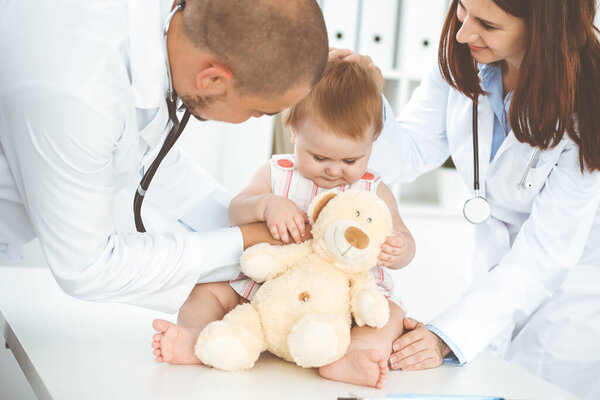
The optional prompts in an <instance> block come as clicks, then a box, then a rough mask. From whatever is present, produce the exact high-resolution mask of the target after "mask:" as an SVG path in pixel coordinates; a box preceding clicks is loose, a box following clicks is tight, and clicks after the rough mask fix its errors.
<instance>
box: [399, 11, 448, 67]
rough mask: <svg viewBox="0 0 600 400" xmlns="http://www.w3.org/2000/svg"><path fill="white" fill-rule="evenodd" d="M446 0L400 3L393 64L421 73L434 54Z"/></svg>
mask: <svg viewBox="0 0 600 400" xmlns="http://www.w3.org/2000/svg"><path fill="white" fill-rule="evenodd" d="M447 11H448V0H427V1H418V0H404V1H402V5H401V7H400V18H399V24H400V27H399V29H398V49H397V52H396V54H397V57H396V67H397V68H398V69H400V70H402V71H403V72H405V73H407V74H409V75H411V76H418V77H420V76H421V75H422V73H423V72H424V70H427V68H424V67H425V66H428V65H431V64H432V63H434V62H435V60H436V58H437V50H438V44H439V41H440V34H441V32H442V26H443V23H444V19H445V17H446V13H447Z"/></svg>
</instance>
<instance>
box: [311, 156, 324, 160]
mask: <svg viewBox="0 0 600 400" xmlns="http://www.w3.org/2000/svg"><path fill="white" fill-rule="evenodd" d="M313 157H314V159H315V161H323V160H324V158H323V157H319V156H313Z"/></svg>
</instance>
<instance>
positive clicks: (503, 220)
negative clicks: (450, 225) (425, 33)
mask: <svg viewBox="0 0 600 400" xmlns="http://www.w3.org/2000/svg"><path fill="white" fill-rule="evenodd" d="M594 15H595V4H594V0H570V1H562V0H547V1H543V2H541V1H536V0H528V1H523V0H454V1H452V4H451V6H450V9H449V12H448V15H447V18H446V22H445V24H444V28H443V33H442V38H441V41H440V51H439V66H438V67H436V68H434V69H433V70H432V71H431V72H430V73H429V74H428V75H427V77H426V78H425V79H424V80H423V82H422V84H421V86H420V88H419V89H418V90H417V91H416V93H415V94H414V95H413V98H412V99H411V101H410V102H409V104H408V105H407V106H406V107H405V108H404V109H403V110H402V114H401V116H400V118H399V119H398V120H396V119H395V118H393V117H392V115H391V110H390V107H389V105H387V106H386V115H385V116H384V117H385V118H386V126H385V128H384V132H383V133H382V135H381V137H380V139H379V140H378V142H377V143H376V145H375V149H374V152H373V156H372V158H371V159H372V163H371V167H373V168H375V169H377V170H378V171H379V172H381V173H382V174H383V176H384V178H385V179H386V180H388V181H396V182H406V181H410V180H412V179H414V178H415V177H417V176H418V175H420V174H421V173H423V172H425V171H428V170H431V169H434V168H436V167H438V166H440V165H441V164H442V163H443V162H444V161H445V160H446V159H447V158H448V156H451V157H452V159H453V160H454V163H455V165H456V168H457V171H458V173H459V174H460V175H461V177H462V179H463V180H464V182H465V184H466V185H467V186H468V187H469V188H470V189H471V190H474V184H475V182H474V180H475V179H474V169H475V168H474V161H475V160H476V159H477V158H478V168H479V177H478V181H479V185H480V190H479V193H478V194H479V196H481V197H484V198H485V199H486V200H487V202H488V203H489V206H490V211H491V215H490V216H489V218H487V220H485V221H484V222H482V223H480V224H478V225H476V239H475V240H476V243H475V249H476V250H475V253H476V254H475V257H474V264H473V268H472V269H473V273H474V276H473V283H472V285H471V287H470V288H469V289H467V291H466V292H465V293H464V294H463V296H462V297H461V298H460V300H459V301H458V302H457V303H455V304H454V305H452V306H451V307H449V308H448V309H446V310H445V311H444V312H443V313H442V314H441V315H439V316H438V317H437V318H435V319H434V320H432V321H430V323H429V324H428V325H427V326H425V325H424V324H422V323H421V322H417V321H414V320H411V319H407V320H406V321H405V328H406V329H407V331H406V333H405V334H404V335H403V336H401V337H400V338H399V339H398V340H397V341H396V342H395V343H394V350H395V352H394V353H393V354H392V356H391V358H390V365H391V366H392V368H395V369H398V368H400V369H402V370H416V369H424V368H432V367H436V366H438V365H440V364H441V363H442V362H443V361H448V362H455V363H458V364H463V363H465V362H468V361H470V360H472V359H473V358H474V357H475V356H476V355H477V354H478V353H479V352H481V351H482V350H484V349H485V348H486V347H488V346H491V348H492V349H493V350H494V351H495V352H496V353H497V354H499V355H501V356H504V357H505V358H506V359H507V360H509V361H513V362H516V363H518V364H519V365H521V366H523V367H525V368H527V369H528V370H530V371H532V372H533V373H535V374H538V375H540V376H541V377H543V378H545V379H547V380H549V381H551V382H553V383H555V384H557V385H559V386H562V387H564V388H566V389H567V390H570V391H572V392H574V393H576V394H578V395H580V396H585V397H587V398H598V397H595V396H600V383H599V382H600V342H599V338H600V212H599V204H600V44H599V42H598V36H597V30H596V29H595V28H594V27H593V20H594ZM474 104H475V107H476V120H477V127H478V135H477V136H478V139H479V140H478V143H477V150H478V157H475V151H474V148H475V145H474V141H473V136H474V134H473V131H474V128H475V124H474V123H473V107H474ZM473 195H475V193H474V194H473ZM417 247H418V243H417ZM594 385H595V386H594Z"/></svg>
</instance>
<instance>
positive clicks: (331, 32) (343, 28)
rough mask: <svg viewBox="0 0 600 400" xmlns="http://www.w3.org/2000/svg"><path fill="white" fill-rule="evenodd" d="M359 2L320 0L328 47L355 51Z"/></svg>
mask: <svg viewBox="0 0 600 400" xmlns="http://www.w3.org/2000/svg"><path fill="white" fill-rule="evenodd" d="M358 6H359V0H321V9H322V10H323V17H324V18H325V25H327V35H328V36H329V46H331V47H338V48H343V49H350V50H352V51H356V37H357V31H358Z"/></svg>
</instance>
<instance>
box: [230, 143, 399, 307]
mask: <svg viewBox="0 0 600 400" xmlns="http://www.w3.org/2000/svg"><path fill="white" fill-rule="evenodd" d="M270 164H271V191H272V192H273V193H274V194H276V195H279V196H282V197H285V198H286V199H290V200H292V201H294V202H295V203H296V204H297V205H298V207H300V208H301V209H302V210H303V211H304V212H307V211H308V206H309V205H310V202H311V200H312V199H313V198H314V197H315V196H316V195H318V194H319V193H321V192H324V191H327V190H337V191H338V192H343V191H346V190H349V189H353V190H368V191H370V192H373V193H376V192H377V186H379V183H381V176H379V174H378V173H376V172H375V171H371V170H367V172H365V174H364V175H363V176H362V178H361V179H360V180H359V181H358V182H355V183H353V184H351V185H341V186H338V187H336V188H334V189H323V188H321V187H319V186H317V185H316V184H315V183H314V182H313V181H311V180H309V179H307V178H305V177H303V176H302V175H300V173H299V172H298V170H297V169H296V167H295V165H294V156H293V155H292V154H277V155H274V156H273V157H272V158H271V162H270ZM370 272H371V274H372V275H373V278H375V283H377V287H378V288H379V291H380V292H381V293H383V295H384V296H385V297H386V298H387V299H390V300H392V301H394V302H396V303H398V305H400V306H402V303H401V302H400V301H399V300H398V299H397V298H395V296H393V295H392V293H393V287H394V282H393V280H392V277H391V276H390V275H389V273H388V272H386V271H385V269H384V268H383V267H380V266H375V267H373V268H371V270H370ZM229 284H230V285H231V287H232V288H233V289H234V290H235V291H236V292H237V293H238V294H239V295H240V296H242V297H244V298H246V299H248V300H252V297H254V294H255V293H256V291H257V290H258V288H259V287H260V283H256V282H254V281H253V280H252V279H250V278H248V277H247V276H246V275H244V274H242V273H240V275H239V276H238V277H237V279H234V280H232V281H229Z"/></svg>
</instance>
